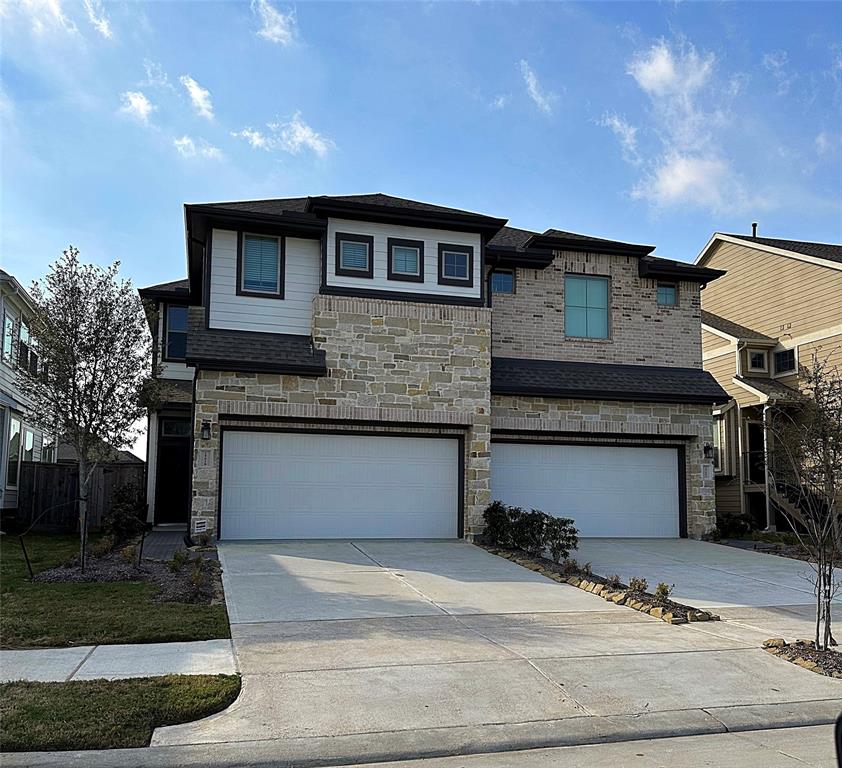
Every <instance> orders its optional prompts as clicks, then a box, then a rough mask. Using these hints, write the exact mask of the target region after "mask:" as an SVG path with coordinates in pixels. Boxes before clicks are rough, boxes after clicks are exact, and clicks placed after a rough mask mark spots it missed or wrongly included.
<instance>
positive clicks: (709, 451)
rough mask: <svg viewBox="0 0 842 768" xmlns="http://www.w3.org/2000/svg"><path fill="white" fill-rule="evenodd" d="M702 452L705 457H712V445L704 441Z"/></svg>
mask: <svg viewBox="0 0 842 768" xmlns="http://www.w3.org/2000/svg"><path fill="white" fill-rule="evenodd" d="M704 452H705V458H706V459H712V458H713V446H712V445H711V444H710V443H705V447H704Z"/></svg>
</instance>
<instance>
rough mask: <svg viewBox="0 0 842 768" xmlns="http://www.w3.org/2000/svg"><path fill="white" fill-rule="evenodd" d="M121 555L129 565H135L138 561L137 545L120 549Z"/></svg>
mask: <svg viewBox="0 0 842 768" xmlns="http://www.w3.org/2000/svg"><path fill="white" fill-rule="evenodd" d="M120 557H122V558H123V560H125V562H126V563H128V564H129V565H135V564H136V561H137V547H123V549H121V550H120Z"/></svg>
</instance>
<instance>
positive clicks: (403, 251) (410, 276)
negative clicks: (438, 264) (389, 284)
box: [386, 237, 424, 283]
mask: <svg viewBox="0 0 842 768" xmlns="http://www.w3.org/2000/svg"><path fill="white" fill-rule="evenodd" d="M386 249H387V251H388V254H389V257H388V258H389V261H388V270H387V277H388V278H389V280H406V281H409V282H412V283H422V282H424V241H423V240H403V239H399V238H396V237H390V238H388V239H387V240H386Z"/></svg>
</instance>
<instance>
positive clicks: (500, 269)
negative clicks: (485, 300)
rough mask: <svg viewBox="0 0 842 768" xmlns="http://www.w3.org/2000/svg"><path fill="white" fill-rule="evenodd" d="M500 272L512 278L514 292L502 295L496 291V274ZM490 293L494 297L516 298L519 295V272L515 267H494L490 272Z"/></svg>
mask: <svg viewBox="0 0 842 768" xmlns="http://www.w3.org/2000/svg"><path fill="white" fill-rule="evenodd" d="M495 272H500V273H503V274H507V275H511V276H512V290H511V291H507V292H505V293H500V292H498V291H495V290H494V273H495ZM488 292H489V293H491V294H492V295H494V296H514V295H515V294H516V293H517V270H516V269H514V268H513V267H492V268H491V269H490V270H489V272H488Z"/></svg>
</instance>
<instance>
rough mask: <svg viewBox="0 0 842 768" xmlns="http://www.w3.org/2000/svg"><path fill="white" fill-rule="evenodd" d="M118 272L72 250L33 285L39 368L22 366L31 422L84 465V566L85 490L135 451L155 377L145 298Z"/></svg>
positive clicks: (83, 531) (84, 531)
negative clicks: (117, 457) (109, 464)
mask: <svg viewBox="0 0 842 768" xmlns="http://www.w3.org/2000/svg"><path fill="white" fill-rule="evenodd" d="M119 266H120V263H119V262H115V263H114V264H112V265H111V266H110V267H108V268H107V269H102V268H101V267H98V266H95V265H90V264H81V263H80V262H79V251H78V249H76V248H74V247H73V246H72V245H71V246H70V247H69V248H68V249H67V250H66V251H64V255H63V256H62V258H60V259H58V260H57V261H56V262H54V263H53V264H52V265H51V266H50V271H49V274H48V275H47V276H46V278H45V279H44V280H43V282H38V281H36V282H34V283H33V284H32V290H31V293H32V298H33V301H34V303H35V307H36V311H35V316H34V317H33V321H32V325H31V329H30V333H31V337H32V339H33V341H34V344H35V346H36V347H37V351H38V356H39V359H40V365H39V366H38V368H37V370H34V369H27V368H23V367H22V368H20V369H19V372H18V381H19V385H20V387H21V389H22V390H23V392H24V393H25V394H26V395H27V396H28V397H29V399H30V400H31V403H32V405H31V408H30V409H29V414H28V418H29V419H30V420H31V421H33V422H34V423H36V424H38V425H39V426H41V427H42V428H43V429H44V430H45V431H48V432H56V433H57V434H56V437H57V441H58V440H60V441H61V442H62V443H64V444H68V445H70V446H72V447H73V449H74V451H75V454H76V459H77V461H78V465H79V498H78V502H79V531H80V546H79V551H80V562H81V567H82V569H83V570H84V568H85V557H86V549H87V536H88V492H89V484H90V480H91V475H92V473H93V471H94V469H95V468H96V466H97V464H98V463H99V462H101V461H103V460H107V459H109V458H110V457H112V456H113V454H114V451H115V450H118V449H122V448H127V447H128V446H130V445H131V444H132V443H133V442H134V440H135V439H136V437H137V436H138V434H139V433H140V430H139V429H138V428H137V426H136V425H137V422H138V420H139V419H140V418H141V417H142V416H143V415H144V407H143V403H142V402H141V390H142V387H143V384H144V379H146V378H147V377H148V376H149V375H150V372H151V337H150V334H149V330H148V328H147V326H146V321H145V319H144V315H143V308H142V304H141V302H140V298H139V297H138V295H137V293H136V292H135V291H134V289H133V287H132V284H131V282H130V281H129V280H118V278H117V272H118V268H119Z"/></svg>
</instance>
